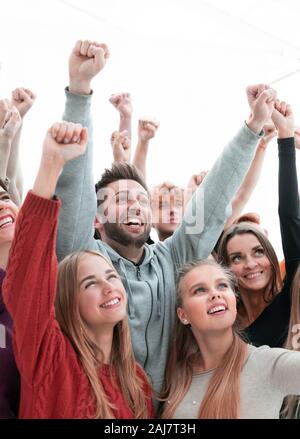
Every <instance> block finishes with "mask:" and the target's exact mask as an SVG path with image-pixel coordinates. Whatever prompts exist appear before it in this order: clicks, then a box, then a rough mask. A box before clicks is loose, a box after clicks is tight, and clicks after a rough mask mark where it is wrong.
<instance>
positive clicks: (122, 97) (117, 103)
mask: <svg viewBox="0 0 300 439" xmlns="http://www.w3.org/2000/svg"><path fill="white" fill-rule="evenodd" d="M109 102H110V103H111V104H112V105H113V106H114V107H115V109H116V110H117V111H118V112H119V114H120V123H119V132H120V133H121V132H122V131H127V135H128V138H129V139H130V140H131V119H132V103H131V96H130V94H129V93H119V94H114V95H111V97H110V99H109Z"/></svg>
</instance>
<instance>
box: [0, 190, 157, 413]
mask: <svg viewBox="0 0 300 439" xmlns="http://www.w3.org/2000/svg"><path fill="white" fill-rule="evenodd" d="M59 208H60V201H58V200H47V199H43V198H41V197H38V196H36V195H34V194H33V193H32V192H29V193H28V195H27V197H26V200H25V202H24V204H23V206H22V208H21V210H20V213H19V216H18V219H17V224H16V232H15V238H14V240H13V244H12V248H11V253H10V261H9V264H8V267H9V268H8V270H7V275H6V278H5V281H4V284H3V298H4V301H5V303H6V306H7V309H8V310H9V312H10V314H11V316H12V318H13V321H14V351H15V357H16V363H17V366H18V368H19V371H20V374H21V403H20V413H19V416H20V417H21V418H69V419H72V418H91V417H93V415H94V413H95V406H94V403H93V398H92V391H91V386H90V384H89V381H88V378H87V376H86V374H85V372H84V370H83V367H82V365H81V363H80V361H79V359H78V356H77V355H76V353H75V351H74V349H73V347H72V345H71V343H70V342H69V340H68V338H67V337H65V335H64V334H63V333H62V331H61V329H60V327H59V325H58V323H57V321H56V320H55V316H54V300H55V294H56V280H57V268H58V264H57V259H56V253H55V243H56V228H57V222H58V213H59ZM137 373H139V374H140V373H141V372H137ZM99 378H100V380H101V382H102V384H103V387H104V389H105V392H106V394H107V395H108V396H109V398H110V400H111V401H112V402H113V403H114V405H115V407H116V412H115V417H116V418H118V419H120V418H132V417H133V414H132V413H131V411H130V409H129V407H128V405H127V404H126V402H125V400H124V398H123V395H122V393H121V392H120V391H119V385H118V379H117V376H116V374H115V373H113V374H112V376H110V374H109V371H108V367H107V366H103V367H102V368H101V370H100V371H99ZM145 390H146V393H147V395H148V396H149V401H148V407H149V417H153V411H152V403H151V398H150V395H151V391H150V388H149V386H148V385H147V384H146V383H145Z"/></svg>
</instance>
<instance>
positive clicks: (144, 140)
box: [132, 118, 159, 179]
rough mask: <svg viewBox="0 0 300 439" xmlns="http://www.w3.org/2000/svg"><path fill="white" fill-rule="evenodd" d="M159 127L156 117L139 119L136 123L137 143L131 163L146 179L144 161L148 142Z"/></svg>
mask: <svg viewBox="0 0 300 439" xmlns="http://www.w3.org/2000/svg"><path fill="white" fill-rule="evenodd" d="M158 127H159V122H158V121H157V120H156V119H150V118H148V119H140V120H139V125H138V143H137V146H136V149H135V152H134V157H133V161H132V164H133V165H134V166H136V167H137V168H138V169H139V171H140V172H141V173H142V174H143V176H144V179H146V177H147V175H146V162H147V155H148V148H149V142H150V140H151V139H153V138H154V137H155V134H156V131H157V129H158Z"/></svg>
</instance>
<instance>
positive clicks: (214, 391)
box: [162, 260, 247, 419]
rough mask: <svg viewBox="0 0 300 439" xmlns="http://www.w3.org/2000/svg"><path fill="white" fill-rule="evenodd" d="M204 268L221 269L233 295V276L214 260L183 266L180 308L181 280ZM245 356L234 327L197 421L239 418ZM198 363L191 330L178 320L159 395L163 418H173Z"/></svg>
mask: <svg viewBox="0 0 300 439" xmlns="http://www.w3.org/2000/svg"><path fill="white" fill-rule="evenodd" d="M205 265H209V266H213V267H216V268H219V269H221V270H222V271H223V272H224V275H225V276H226V278H227V279H228V281H229V283H230V286H231V288H232V290H233V291H234V292H235V286H236V281H235V277H234V275H233V273H231V272H230V271H229V270H228V269H226V268H224V267H222V266H220V265H219V264H218V263H217V262H215V261H213V260H202V261H194V262H191V263H189V264H186V265H185V266H184V267H183V268H182V269H181V270H180V272H179V276H178V281H177V307H179V306H182V293H183V291H182V289H181V283H182V280H183V279H184V277H185V276H186V275H187V274H188V273H189V272H190V271H192V270H193V269H195V268H197V267H202V266H205ZM246 353H247V344H246V343H245V342H244V341H243V339H242V338H241V336H240V332H239V329H238V327H237V325H236V324H235V325H234V327H233V343H232V345H231V347H230V348H229V349H228V351H227V352H226V354H225V356H224V358H223V360H222V363H221V364H220V365H219V366H218V367H217V368H216V369H215V371H214V373H213V375H212V377H211V379H210V382H209V384H208V388H207V390H206V392H205V395H204V397H203V400H202V402H201V405H200V408H199V412H198V418H201V419H237V418H239V417H240V375H241V370H242V367H243V365H244V362H245V358H246ZM199 362H201V350H200V348H199V346H198V344H197V342H196V340H195V337H194V335H193V333H192V331H191V330H190V328H188V327H187V326H185V325H183V324H182V323H181V322H180V320H179V318H177V319H176V322H175V331H174V337H173V341H172V344H171V347H170V352H169V356H168V363H167V367H166V375H165V384H164V388H163V392H162V400H163V401H164V402H165V404H164V407H163V411H162V418H166V419H168V418H172V416H173V414H174V412H175V410H176V407H177V406H178V405H179V403H180V402H181V401H182V399H183V398H184V396H185V395H186V393H187V391H188V389H189V387H190V385H191V382H192V378H193V372H194V368H195V366H196V365H197V364H199Z"/></svg>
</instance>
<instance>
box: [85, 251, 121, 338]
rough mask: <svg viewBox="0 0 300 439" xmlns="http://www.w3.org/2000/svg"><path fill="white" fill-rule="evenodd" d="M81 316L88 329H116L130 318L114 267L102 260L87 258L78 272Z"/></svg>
mask: <svg viewBox="0 0 300 439" xmlns="http://www.w3.org/2000/svg"><path fill="white" fill-rule="evenodd" d="M77 281H78V285H79V312H80V315H81V317H82V319H83V320H84V322H85V323H86V325H87V326H88V327H90V328H91V329H97V330H99V328H101V326H102V327H107V326H111V327H112V328H113V327H114V326H115V325H116V324H117V323H118V322H120V321H121V320H123V319H124V317H125V316H126V303H127V298H126V293H125V289H124V286H123V283H122V281H121V279H120V277H119V275H118V273H117V272H116V270H115V269H114V268H112V266H111V265H110V264H109V263H108V262H106V261H105V259H103V258H102V257H101V256H98V255H94V254H85V255H84V256H82V258H81V259H80V262H79V265H78V272H77Z"/></svg>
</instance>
